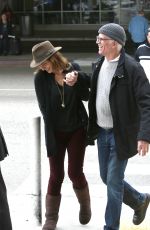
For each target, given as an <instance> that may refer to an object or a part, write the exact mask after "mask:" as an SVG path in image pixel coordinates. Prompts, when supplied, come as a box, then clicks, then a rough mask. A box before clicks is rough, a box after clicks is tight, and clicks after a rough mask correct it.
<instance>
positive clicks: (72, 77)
mask: <svg viewBox="0 0 150 230" xmlns="http://www.w3.org/2000/svg"><path fill="white" fill-rule="evenodd" d="M77 79H78V72H77V71H72V72H70V73H67V74H66V76H65V79H64V82H65V83H66V84H67V85H69V86H73V85H74V84H75V83H76V82H77Z"/></svg>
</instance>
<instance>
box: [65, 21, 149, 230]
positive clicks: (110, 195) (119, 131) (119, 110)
mask: <svg viewBox="0 0 150 230" xmlns="http://www.w3.org/2000/svg"><path fill="white" fill-rule="evenodd" d="M98 33H99V34H98V36H97V37H96V43H97V45H98V53H99V55H100V56H101V57H100V59H99V60H98V61H97V63H96V64H95V68H94V71H93V75H92V78H91V84H90V87H91V93H90V99H89V126H88V140H89V141H91V140H95V139H97V146H98V157H99V165H100V175H101V178H102V180H103V182H104V183H105V184H106V186H107V206H106V211H105V222H106V224H105V226H104V229H105V230H118V229H119V225H120V215H121V209H122V202H124V203H125V204H126V205H128V206H130V207H131V208H132V209H133V210H134V215H133V223H134V224H135V225H139V224H140V223H142V221H143V220H144V218H145V215H146V210H147V208H148V205H149V202H150V194H147V193H145V194H143V193H139V192H138V191H136V190H135V189H134V188H133V187H131V185H129V184H128V183H127V182H126V181H124V173H125V169H126V166H127V162H128V159H129V158H130V157H132V156H134V155H136V154H137V153H139V155H141V156H145V155H146V154H147V152H148V148H149V142H150V85H149V82H148V79H147V78H146V75H145V73H144V70H143V68H142V66H141V65H140V64H139V63H137V62H136V61H135V60H134V59H133V58H132V57H130V56H129V55H127V54H126V53H125V51H124V48H123V47H124V45H125V41H126V34H125V31H124V29H123V27H121V26H120V25H118V24H115V23H109V24H106V25H104V26H102V27H101V28H100V29H99V31H98ZM89 78H90V77H89V76H88V75H87V74H85V73H83V72H78V73H77V72H75V73H74V72H72V73H70V74H67V75H66V83H67V84H68V85H73V84H75V82H77V83H76V84H89V82H90V79H89Z"/></svg>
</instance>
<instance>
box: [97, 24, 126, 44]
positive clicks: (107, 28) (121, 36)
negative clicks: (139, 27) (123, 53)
mask: <svg viewBox="0 0 150 230" xmlns="http://www.w3.org/2000/svg"><path fill="white" fill-rule="evenodd" d="M98 33H99V34H104V35H106V36H108V37H109V38H112V39H113V40H115V41H117V42H119V43H120V44H121V45H123V46H124V45H125V42H126V33H125V30H124V28H123V27H122V26H120V25H118V24H116V23H108V24H106V25H104V26H102V27H100V29H99V30H98Z"/></svg>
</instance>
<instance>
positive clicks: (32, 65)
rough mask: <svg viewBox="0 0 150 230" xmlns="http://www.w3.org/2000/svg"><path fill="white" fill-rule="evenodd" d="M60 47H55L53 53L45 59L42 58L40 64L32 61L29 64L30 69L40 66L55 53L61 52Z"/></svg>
mask: <svg viewBox="0 0 150 230" xmlns="http://www.w3.org/2000/svg"><path fill="white" fill-rule="evenodd" d="M61 49H62V47H61V46H60V47H55V48H54V52H53V53H52V54H50V55H48V56H47V57H45V58H43V59H42V61H40V62H36V61H35V60H32V61H31V63H30V67H31V68H36V67H38V66H39V65H41V64H42V63H43V62H44V61H46V60H47V59H48V58H50V57H52V56H53V55H54V54H55V53H56V52H57V51H59V50H61Z"/></svg>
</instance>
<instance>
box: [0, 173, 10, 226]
mask: <svg viewBox="0 0 150 230" xmlns="http://www.w3.org/2000/svg"><path fill="white" fill-rule="evenodd" d="M0 229H2V230H12V223H11V218H10V211H9V205H8V200H7V190H6V186H5V182H4V179H3V176H2V173H1V169H0Z"/></svg>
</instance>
